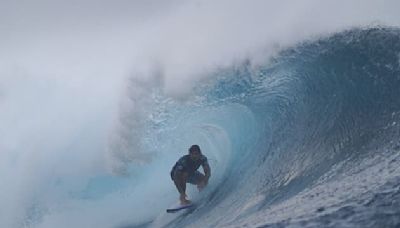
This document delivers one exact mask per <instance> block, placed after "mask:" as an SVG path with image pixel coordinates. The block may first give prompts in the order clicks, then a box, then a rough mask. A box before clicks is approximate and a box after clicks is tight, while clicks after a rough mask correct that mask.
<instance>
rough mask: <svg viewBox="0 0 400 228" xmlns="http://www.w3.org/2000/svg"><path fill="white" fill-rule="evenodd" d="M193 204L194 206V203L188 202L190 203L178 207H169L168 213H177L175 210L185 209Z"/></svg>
mask: <svg viewBox="0 0 400 228" xmlns="http://www.w3.org/2000/svg"><path fill="white" fill-rule="evenodd" d="M193 206H194V204H193V203H191V204H188V205H179V206H177V207H174V208H169V209H167V213H175V212H178V211H180V210H183V209H188V208H191V207H193Z"/></svg>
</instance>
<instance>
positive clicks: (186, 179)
mask: <svg viewBox="0 0 400 228" xmlns="http://www.w3.org/2000/svg"><path fill="white" fill-rule="evenodd" d="M200 166H203V170H204V174H202V173H201V172H199V171H198V170H197V169H199V167H200ZM210 176H211V169H210V166H209V164H208V161H207V157H206V156H204V155H203V154H202V153H201V150H200V147H199V146H198V145H192V146H191V147H190V148H189V154H187V155H184V156H182V157H181V158H180V159H179V160H178V161H177V162H176V163H175V165H174V167H173V168H172V170H171V178H172V180H173V181H174V183H175V186H176V188H177V189H178V192H179V194H180V197H179V199H180V201H181V205H188V204H190V203H191V202H190V200H188V199H186V197H187V195H186V183H190V184H193V185H197V189H198V190H199V191H201V190H203V188H204V187H206V186H207V184H208V179H210Z"/></svg>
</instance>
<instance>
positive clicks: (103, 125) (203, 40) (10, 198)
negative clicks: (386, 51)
mask: <svg viewBox="0 0 400 228" xmlns="http://www.w3.org/2000/svg"><path fill="white" fill-rule="evenodd" d="M0 5H1V6H0V135H1V137H0V182H1V183H3V184H2V187H1V191H0V205H2V206H1V207H0V226H2V227H22V226H24V225H27V224H28V225H29V226H32V227H70V226H71V225H73V226H77V227H112V226H114V225H117V224H119V223H120V222H122V221H125V220H128V219H129V218H131V217H130V216H131V215H132V212H135V213H136V216H134V218H136V219H138V221H139V220H143V221H146V220H148V219H151V217H152V216H155V215H157V214H158V213H159V211H157V210H161V209H162V208H163V207H165V205H166V204H168V203H170V202H171V200H173V197H175V196H176V195H174V194H176V193H174V189H173V186H172V185H171V183H170V182H169V181H170V180H164V179H165V177H164V176H165V173H162V172H165V171H167V170H168V169H169V168H170V167H169V166H167V165H166V166H164V165H161V164H164V163H160V159H169V162H173V160H174V159H175V158H177V156H178V152H176V154H175V155H174V156H173V157H168V158H165V155H163V156H158V157H157V156H155V157H152V158H151V159H144V161H145V162H144V163H145V164H146V163H151V164H153V165H154V164H158V166H157V165H154V166H155V167H159V168H158V169H157V168H152V169H149V168H148V166H149V164H148V165H143V164H142V163H143V161H142V160H143V159H142V160H141V162H139V163H140V164H141V165H139V163H138V162H137V160H139V159H138V158H139V156H133V155H132V154H131V153H134V154H135V155H138V154H143V153H145V152H146V151H142V149H141V148H140V147H139V145H138V144H139V143H140V134H137V132H139V133H140V131H142V130H143V127H144V126H143V125H142V120H143V118H146V116H147V112H146V111H147V108H148V106H151V104H152V103H151V100H148V99H149V98H148V97H147V93H146V92H147V91H151V90H152V88H153V87H157V88H160V89H161V90H162V91H163V93H165V95H166V96H170V97H171V98H173V99H177V100H179V99H180V98H183V97H187V96H188V95H190V92H191V91H192V89H193V87H195V86H196V85H197V84H198V83H202V81H203V80H205V79H208V78H209V77H211V76H210V75H212V74H211V73H212V72H213V71H215V70H216V69H219V68H223V67H228V66H231V65H234V64H236V63H239V62H241V61H243V60H251V63H252V64H257V63H260V62H265V61H267V60H268V59H269V58H270V57H273V56H274V55H275V54H276V53H278V52H279V51H280V50H282V49H285V48H287V47H291V46H294V45H296V44H298V43H299V42H303V41H306V40H309V39H318V38H319V37H324V36H328V35H329V34H332V33H335V32H339V31H342V30H345V29H350V28H353V27H368V26H372V25H383V26H396V27H398V26H399V25H400V17H399V16H398V9H400V2H399V1H396V0H392V1H361V0H354V1H345V0H341V1H330V2H326V1H324V2H322V1H317V0H304V1H296V2H293V1H261V0H255V1H228V0H219V1H215V0H214V1H190V2H188V1H178V0H176V1H168V2H167V1H158V0H151V1H91V0H89V1H43V0H42V1H34V2H32V1H8V0H5V1H4V0H3V1H1V4H0ZM132 79H133V80H134V81H135V82H141V83H136V84H135V85H136V86H138V87H136V88H135V87H132V86H129V85H130V84H129V83H130V82H131V81H132ZM129 96H131V97H132V96H133V97H135V98H136V99H134V100H132V99H130V100H129V99H128V100H129V101H128V102H126V99H127V97H129ZM121 118H123V119H126V118H127V119H129V120H130V121H133V122H135V123H136V124H131V125H124V123H126V121H122V120H121ZM123 132H128V133H127V135H124V137H125V136H126V137H127V138H125V141H124V140H121V137H123V135H122V134H124V133H123ZM131 136H132V137H136V139H135V140H137V141H138V142H137V143H131V144H130V145H129V147H127V148H125V151H123V155H121V156H113V154H114V153H116V151H115V148H121V146H119V147H118V146H117V147H115V148H114V149H110V145H115V143H117V144H118V143H120V144H121V143H125V144H126V143H128V141H129V139H130V137H131ZM126 139H128V141H127V140H126ZM125 144H124V145H125ZM172 146H173V145H171V147H172ZM175 146H176V147H177V148H182V149H184V148H185V146H186V145H175ZM171 149H172V148H171ZM110 153H111V155H110ZM141 158H142V157H141ZM123 159H128V160H127V161H123ZM121 162H122V163H123V165H124V166H126V167H125V169H126V171H125V175H126V174H127V176H125V177H124V176H120V175H119V174H120V173H118V172H113V170H115V169H114V168H115V167H114V166H115V164H117V165H119V166H120V165H121V164H120V163H121ZM131 166H133V167H135V166H138V167H140V172H138V173H139V174H137V173H136V175H135V176H133V177H132V176H129V167H131ZM126 172H127V173H126ZM144 173H146V175H147V177H149V176H150V177H151V178H150V179H145V178H142V177H141V175H142V174H144ZM97 177H101V178H104V179H105V180H106V181H105V183H112V184H111V185H113V187H112V188H118V187H120V188H121V189H122V190H121V191H122V192H124V194H123V195H124V197H125V198H124V197H121V195H120V194H113V191H114V190H113V189H111V190H109V191H110V192H111V193H110V194H109V195H108V196H107V197H105V198H101V199H99V200H96V199H95V200H93V201H88V200H81V198H82V197H75V194H78V195H79V194H80V192H82V191H83V190H85V189H86V188H87V186H88V183H89V182H90V180H92V179H93V178H97ZM149 180H161V182H160V183H159V185H156V184H155V183H154V182H151V181H149ZM129 183H132V184H129ZM155 189H157V191H155ZM160 189H161V190H163V191H164V192H163V193H162V194H161V193H159V192H160ZM160 194H161V195H163V196H165V195H167V196H165V197H164V199H163V200H161V201H156V200H154V199H155V198H156V197H160ZM148 198H151V200H150V201H151V204H154V205H155V206H154V207H153V210H150V209H143V206H142V205H143V204H146V201H145V200H144V199H148ZM153 198H154V199H153ZM147 203H148V202H147ZM157 203H158V204H157ZM32 208H34V209H32ZM32 211H33V212H32ZM139 212H140V213H139ZM94 218H100V219H94ZM33 221H34V222H33Z"/></svg>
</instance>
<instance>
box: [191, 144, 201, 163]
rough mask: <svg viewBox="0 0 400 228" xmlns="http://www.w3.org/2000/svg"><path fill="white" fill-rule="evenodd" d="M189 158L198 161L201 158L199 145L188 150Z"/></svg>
mask: <svg viewBox="0 0 400 228" xmlns="http://www.w3.org/2000/svg"><path fill="white" fill-rule="evenodd" d="M189 155H190V158H191V159H193V160H199V159H200V158H201V150H200V147H199V145H192V146H191V147H190V148H189Z"/></svg>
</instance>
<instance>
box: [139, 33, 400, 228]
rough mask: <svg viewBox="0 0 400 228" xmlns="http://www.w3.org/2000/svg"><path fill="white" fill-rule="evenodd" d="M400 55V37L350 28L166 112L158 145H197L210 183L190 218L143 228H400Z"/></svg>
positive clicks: (243, 70)
mask: <svg viewBox="0 0 400 228" xmlns="http://www.w3.org/2000/svg"><path fill="white" fill-rule="evenodd" d="M399 53H400V30H398V29H394V28H380V27H377V28H370V29H352V30H349V31H345V32H341V33H337V34H334V35H332V36H329V37H326V38H323V39H318V40H315V41H310V42H305V43H302V44H299V45H298V46H296V47H293V48H290V49H287V50H285V51H283V52H282V53H280V54H279V55H278V56H277V57H276V58H275V59H273V61H271V62H269V63H268V64H265V65H261V66H259V67H256V68H251V67H250V66H249V65H248V64H246V63H244V64H243V65H241V66H239V67H235V68H228V69H224V70H221V71H220V72H218V73H217V74H219V75H220V77H218V78H220V79H219V80H218V81H217V82H214V83H213V84H212V85H210V86H208V87H200V88H198V90H199V95H198V96H199V97H198V101H197V102H196V103H194V104H190V105H183V106H175V105H171V106H168V107H166V108H165V109H163V112H161V113H163V114H165V113H164V112H165V111H166V112H167V113H169V116H168V117H167V118H165V119H163V121H162V122H161V123H162V124H163V127H162V128H161V129H165V128H167V129H169V130H168V131H166V132H162V133H160V135H162V136H163V137H165V138H167V140H169V139H168V138H169V135H174V136H175V135H177V134H178V135H179V136H178V138H179V139H181V137H185V140H184V141H187V140H188V141H193V142H198V143H199V144H200V145H202V147H203V148H204V153H205V154H206V155H208V156H210V157H211V167H212V168H213V173H218V174H216V175H215V176H216V177H214V176H213V179H217V180H214V181H213V182H212V184H211V186H210V189H209V191H207V193H204V195H202V196H201V197H200V200H199V201H198V202H197V204H198V206H197V207H196V209H194V210H191V211H189V212H182V213H180V214H179V215H177V216H176V218H174V219H173V220H172V221H169V220H168V219H166V217H168V216H160V217H158V218H157V219H156V220H155V221H153V222H151V223H149V224H147V226H148V227H158V226H165V227H398V226H399V225H400V210H399V203H400V198H399V196H400V195H399V193H400V189H399V186H400V182H399V180H400V179H399V171H400V170H399V163H398V162H399V159H400V157H399V156H400V140H399V133H400V127H399V118H400V99H399V98H400V89H399V88H400V65H399V64H400V63H399ZM228 75H229V76H230V77H228ZM232 76H233V77H232ZM177 121H178V123H177ZM157 124H160V123H157ZM156 129H160V128H158V127H157V128H156ZM184 129H190V130H189V131H187V130H184ZM181 131H183V132H182V133H181ZM189 132H190V133H189ZM164 134H166V135H168V136H164ZM181 134H182V135H181ZM151 135H153V134H151ZM186 137H189V138H188V139H187V138H186ZM220 138H222V139H220ZM159 143H161V144H164V142H163V141H162V140H161V141H160V142H159ZM213 161H214V162H213ZM221 166H223V167H221ZM214 169H215V171H214ZM221 169H222V170H223V171H221ZM219 172H223V174H222V176H220V174H219ZM165 221H168V223H163V222H165Z"/></svg>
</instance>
